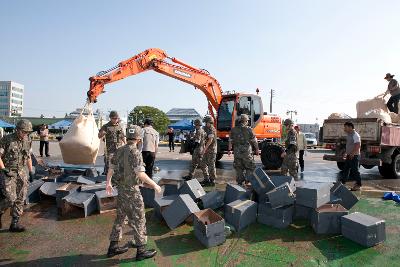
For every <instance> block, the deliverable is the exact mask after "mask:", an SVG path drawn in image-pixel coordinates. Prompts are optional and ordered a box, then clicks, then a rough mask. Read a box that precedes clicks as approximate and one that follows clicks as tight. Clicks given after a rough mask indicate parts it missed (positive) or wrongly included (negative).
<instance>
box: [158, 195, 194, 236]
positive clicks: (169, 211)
mask: <svg viewBox="0 0 400 267" xmlns="http://www.w3.org/2000/svg"><path fill="white" fill-rule="evenodd" d="M198 211H200V209H199V207H197V205H196V203H195V202H194V200H193V199H192V197H191V196H190V195H189V194H184V195H179V196H178V198H177V199H176V200H175V201H174V202H172V204H171V205H170V206H169V207H167V208H166V209H165V210H163V211H162V213H161V214H162V216H163V218H164V220H165V222H166V223H167V225H168V227H169V228H171V229H175V228H176V227H178V226H179V225H180V224H181V223H183V222H184V221H185V220H186V218H188V217H189V216H190V215H192V214H193V213H195V212H198Z"/></svg>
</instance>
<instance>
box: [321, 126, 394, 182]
mask: <svg viewBox="0 0 400 267" xmlns="http://www.w3.org/2000/svg"><path fill="white" fill-rule="evenodd" d="M346 121H350V122H352V123H353V124H354V128H355V130H356V131H357V132H358V133H359V134H360V136H361V155H360V164H361V165H362V166H363V167H364V168H366V169H371V168H373V167H375V166H378V168H379V173H380V174H381V175H382V176H383V177H384V178H400V124H392V123H385V122H384V121H382V120H381V119H378V118H357V119H327V120H325V121H324V124H323V134H322V135H323V142H324V143H326V144H328V145H331V146H332V147H334V148H335V150H334V151H335V153H334V154H333V155H332V154H326V155H324V157H323V159H324V160H328V161H336V163H337V166H338V168H339V169H340V170H343V169H344V167H345V160H344V159H343V155H344V153H345V150H346V133H345V132H344V123H345V122H346Z"/></svg>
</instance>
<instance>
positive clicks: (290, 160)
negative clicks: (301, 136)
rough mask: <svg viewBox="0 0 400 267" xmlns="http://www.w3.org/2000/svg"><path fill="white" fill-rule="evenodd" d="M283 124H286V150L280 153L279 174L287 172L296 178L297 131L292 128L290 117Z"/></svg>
mask: <svg viewBox="0 0 400 267" xmlns="http://www.w3.org/2000/svg"><path fill="white" fill-rule="evenodd" d="M283 124H284V125H285V126H286V134H287V136H286V140H285V147H286V151H285V152H283V153H282V155H281V156H282V158H283V162H282V167H281V174H282V175H287V174H288V172H289V174H290V176H292V177H293V178H294V179H297V177H298V176H297V169H298V162H297V155H296V152H297V133H296V131H295V130H294V128H293V126H294V123H293V121H292V120H291V119H286V120H285V121H284V122H283Z"/></svg>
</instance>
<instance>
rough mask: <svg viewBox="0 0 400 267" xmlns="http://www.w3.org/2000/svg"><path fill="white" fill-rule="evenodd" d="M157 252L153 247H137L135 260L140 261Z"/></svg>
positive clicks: (151, 256)
mask: <svg viewBox="0 0 400 267" xmlns="http://www.w3.org/2000/svg"><path fill="white" fill-rule="evenodd" d="M156 254H157V251H156V250H155V249H146V245H143V246H140V247H138V248H137V252H136V260H137V261H141V260H144V259H149V258H153V257H154V256H155V255H156Z"/></svg>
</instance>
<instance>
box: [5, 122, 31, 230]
mask: <svg viewBox="0 0 400 267" xmlns="http://www.w3.org/2000/svg"><path fill="white" fill-rule="evenodd" d="M30 132H32V124H31V122H30V121H28V120H20V121H18V123H17V131H16V132H15V133H13V134H10V135H7V136H5V137H4V138H3V139H1V141H0V195H2V196H3V197H1V196H0V228H2V224H1V216H2V215H3V213H4V212H5V210H6V209H7V208H11V212H10V213H11V217H12V221H11V225H10V229H9V230H10V232H23V231H25V228H24V227H23V226H22V225H20V224H19V223H18V221H19V219H20V217H21V215H22V213H23V211H24V201H25V198H26V194H27V189H28V175H27V173H26V170H25V167H28V171H29V177H30V180H32V179H33V176H34V174H33V171H32V160H31V145H32V143H31V140H30V138H29V136H28V134H29V133H30Z"/></svg>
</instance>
